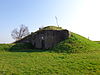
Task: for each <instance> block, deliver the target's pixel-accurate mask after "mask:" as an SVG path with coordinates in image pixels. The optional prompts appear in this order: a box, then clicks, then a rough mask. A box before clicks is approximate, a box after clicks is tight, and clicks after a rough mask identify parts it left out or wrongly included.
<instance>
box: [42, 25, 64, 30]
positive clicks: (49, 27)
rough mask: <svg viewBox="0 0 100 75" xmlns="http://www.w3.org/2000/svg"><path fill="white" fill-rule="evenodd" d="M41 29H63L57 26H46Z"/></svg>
mask: <svg viewBox="0 0 100 75" xmlns="http://www.w3.org/2000/svg"><path fill="white" fill-rule="evenodd" d="M41 30H64V29H63V28H62V27H57V26H47V27H44V28H42V29H41Z"/></svg>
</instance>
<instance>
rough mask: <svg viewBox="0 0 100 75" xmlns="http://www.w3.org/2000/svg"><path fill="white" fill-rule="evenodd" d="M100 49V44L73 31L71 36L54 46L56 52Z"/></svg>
mask: <svg viewBox="0 0 100 75" xmlns="http://www.w3.org/2000/svg"><path fill="white" fill-rule="evenodd" d="M99 49H100V44H98V43H96V42H94V41H91V40H89V39H87V38H85V37H83V36H80V35H78V34H75V33H71V37H69V38H68V39H66V40H64V41H62V42H60V43H59V44H57V45H56V46H55V47H54V48H53V50H54V51H56V52H67V53H76V52H87V51H91V50H99Z"/></svg>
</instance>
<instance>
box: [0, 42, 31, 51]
mask: <svg viewBox="0 0 100 75" xmlns="http://www.w3.org/2000/svg"><path fill="white" fill-rule="evenodd" d="M24 50H26V51H30V50H32V45H31V44H29V43H27V44H23V43H18V44H0V52H2V51H17V52H18V51H24Z"/></svg>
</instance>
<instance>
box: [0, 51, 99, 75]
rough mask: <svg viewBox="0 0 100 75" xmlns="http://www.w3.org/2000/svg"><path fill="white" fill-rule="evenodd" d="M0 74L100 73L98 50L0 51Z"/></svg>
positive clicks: (52, 74)
mask: <svg viewBox="0 0 100 75" xmlns="http://www.w3.org/2000/svg"><path fill="white" fill-rule="evenodd" d="M0 75H100V51H94V52H88V53H76V54H75V53H73V54H66V53H50V52H0Z"/></svg>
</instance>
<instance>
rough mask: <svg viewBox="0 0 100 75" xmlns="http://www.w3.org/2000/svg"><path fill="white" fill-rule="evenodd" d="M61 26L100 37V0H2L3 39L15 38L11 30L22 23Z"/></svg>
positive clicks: (0, 24) (31, 26)
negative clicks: (56, 18)
mask: <svg viewBox="0 0 100 75" xmlns="http://www.w3.org/2000/svg"><path fill="white" fill-rule="evenodd" d="M55 16H57V17H58V23H59V25H60V26H61V27H63V28H65V29H68V30H70V31H72V32H75V33H78V34H80V35H82V36H84V37H86V38H88V37H89V38H90V39H91V40H100V0H0V43H8V42H13V41H14V40H13V39H12V37H11V31H12V30H13V29H14V28H17V27H19V26H20V25H21V24H24V25H26V26H28V28H29V31H30V32H34V31H36V30H37V29H38V28H39V27H42V26H48V25H54V26H56V21H55Z"/></svg>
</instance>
